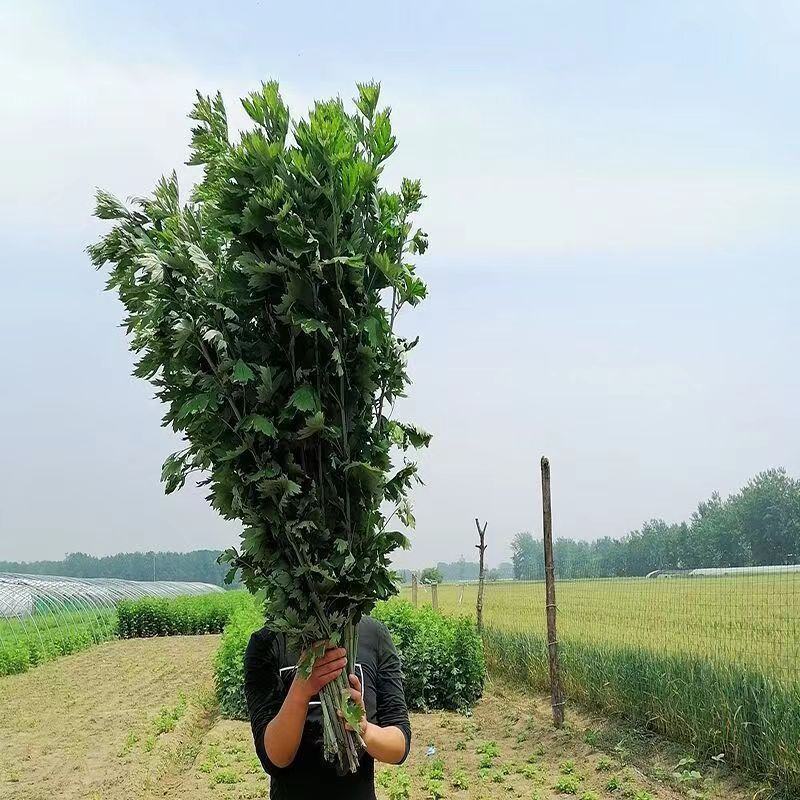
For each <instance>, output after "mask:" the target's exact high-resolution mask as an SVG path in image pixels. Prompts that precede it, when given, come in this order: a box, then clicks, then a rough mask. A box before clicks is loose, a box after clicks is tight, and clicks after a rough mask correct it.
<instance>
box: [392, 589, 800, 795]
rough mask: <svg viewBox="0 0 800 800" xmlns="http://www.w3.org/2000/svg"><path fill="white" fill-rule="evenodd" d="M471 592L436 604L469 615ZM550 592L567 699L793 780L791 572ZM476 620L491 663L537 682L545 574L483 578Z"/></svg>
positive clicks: (797, 679)
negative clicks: (535, 578) (536, 578)
mask: <svg viewBox="0 0 800 800" xmlns="http://www.w3.org/2000/svg"><path fill="white" fill-rule="evenodd" d="M403 594H404V596H406V597H409V596H410V589H408V588H405V589H404V590H403ZM476 597H477V586H476V585H474V584H467V585H442V586H439V587H438V600H439V607H440V609H441V610H442V611H445V612H456V613H464V614H470V615H474V613H475V601H476ZM556 600H557V605H558V641H559V645H560V652H561V658H562V666H563V677H564V685H565V690H566V694H567V697H568V700H569V701H576V700H577V701H580V702H582V703H584V704H587V705H590V706H595V707H599V708H603V709H605V710H610V711H612V712H619V713H622V714H625V715H627V716H628V717H630V718H633V719H635V720H637V721H639V722H641V723H644V724H647V725H649V726H650V727H652V728H654V729H656V730H658V731H661V732H663V733H666V734H668V735H670V736H672V737H674V738H678V739H682V740H685V741H688V742H691V743H692V744H694V745H696V746H697V747H698V748H699V749H700V750H701V751H705V752H706V754H708V755H720V754H724V758H725V759H726V760H727V761H728V762H729V763H737V764H740V765H742V766H744V767H746V768H748V769H750V770H752V771H753V772H755V773H758V774H761V775H767V776H769V777H770V778H772V779H774V780H776V781H777V782H778V783H780V784H781V785H783V786H787V787H790V788H791V789H792V790H795V791H798V790H800V752H798V744H797V743H798V741H800V666H798V664H799V663H800V662H798V655H800V637H798V633H799V632H800V631H799V630H798V629H799V628H800V625H799V624H798V623H799V621H800V576H799V575H796V574H781V575H753V576H742V577H733V578H727V577H725V578H722V577H720V578H685V577H681V578H668V579H651V580H648V579H643V578H639V579H604V580H572V581H560V582H558V584H557V589H556ZM419 601H420V602H430V589H429V588H428V587H423V586H420V588H419ZM484 622H485V627H486V630H485V637H484V638H485V644H486V648H487V658H488V662H489V664H490V667H491V668H492V669H493V670H494V671H496V672H499V673H503V674H505V675H507V676H508V677H510V678H512V679H514V680H516V681H523V682H526V683H528V684H529V685H532V686H535V687H537V688H545V687H547V686H548V677H547V676H548V673H547V659H546V649H545V648H546V636H545V607H544V584H543V583H542V582H497V583H487V584H486V592H485V597H484Z"/></svg>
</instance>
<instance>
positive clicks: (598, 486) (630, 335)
mask: <svg viewBox="0 0 800 800" xmlns="http://www.w3.org/2000/svg"><path fill="white" fill-rule="evenodd" d="M799 36H800V6H798V4H796V3H792V2H788V0H787V2H771V1H770V0H761V1H760V2H736V1H735V0H725V1H724V2H722V1H720V2H704V3H698V2H680V0H676V1H675V2H670V3H631V2H604V3H587V2H577V1H576V2H569V1H568V0H558V1H557V2H556V1H555V0H554V1H553V2H531V0H527V1H526V2H520V3H508V2H505V3H503V2H495V3H491V4H489V3H484V2H481V3H469V2H464V1H463V0H461V1H460V2H458V3H455V2H451V3H444V2H440V3H437V2H431V0H428V2H412V1H411V0H404V2H402V3H396V4H385V3H384V4H381V3H375V2H370V3H364V2H362V3H356V2H342V1H341V0H340V1H339V2H336V3H331V2H310V1H309V0H306V1H305V2H303V3H272V2H266V0H263V1H262V2H229V3H218V2H205V1H204V0H193V2H170V3H164V2H154V1H151V0H144V1H140V2H137V3H124V4H123V3H108V2H102V3H101V2H97V3H93V2H53V3H38V2H31V1H30V0H28V2H26V3H22V2H19V1H17V2H10V1H9V0H6V2H0V166H1V167H2V169H1V170H0V272H1V276H2V282H1V283H0V341H1V342H2V344H0V347H2V351H0V352H2V372H1V373H0V374H1V375H2V379H0V380H1V381H2V383H0V388H1V389H2V391H0V445H1V446H2V456H1V457H0V560H1V559H3V558H18V559H38V558H59V557H61V556H62V555H63V554H64V553H65V552H69V551H74V550H83V551H86V552H89V553H94V554H98V555H99V554H107V553H113V552H118V551H122V550H149V549H178V550H188V549H194V548H197V547H220V548H221V547H223V546H225V545H227V544H229V543H230V542H232V541H234V540H235V539H236V538H237V535H238V531H237V529H236V527H235V526H231V525H228V524H225V523H223V522H222V521H221V520H219V519H218V518H217V517H216V516H215V514H214V513H213V512H212V511H211V510H210V508H208V507H207V505H206V503H205V501H204V500H203V499H202V494H201V493H200V492H199V491H186V492H184V493H182V494H179V495H173V496H171V497H164V496H163V493H162V489H161V485H160V483H159V471H160V465H161V462H162V461H163V459H164V457H165V456H166V455H167V454H168V453H169V452H170V451H171V449H173V447H174V444H175V440H174V437H173V436H172V434H170V433H169V432H167V431H165V430H163V429H161V428H160V427H159V423H160V417H161V413H162V412H161V409H160V408H159V406H158V404H157V403H156V402H155V401H154V400H153V399H152V390H151V389H150V387H149V386H148V385H147V384H145V383H142V382H138V381H135V380H134V379H133V378H131V377H129V374H130V369H131V357H130V356H129V354H128V351H127V343H126V341H125V337H124V333H123V331H122V330H120V329H119V327H117V324H118V322H119V320H120V318H121V308H120V305H119V303H118V301H117V300H115V298H114V297H113V296H111V295H107V294H104V293H103V292H102V284H103V280H102V278H101V276H99V275H97V274H96V273H95V272H94V271H93V270H92V268H91V267H90V265H89V263H88V259H87V258H86V256H85V255H84V247H85V245H86V244H87V243H89V242H90V241H93V240H94V239H95V238H96V237H97V236H98V234H99V233H100V231H101V230H102V227H101V225H100V224H99V223H97V222H96V221H94V220H92V219H91V218H90V211H91V208H92V194H93V189H94V187H95V186H102V187H104V188H107V189H109V190H111V191H113V192H115V193H117V194H119V195H121V196H123V197H124V196H129V195H141V194H144V193H147V192H148V191H149V190H150V188H151V187H152V185H153V183H154V181H155V180H156V178H157V177H158V176H159V175H160V174H162V173H164V172H167V171H169V170H171V169H172V168H173V167H174V166H177V165H179V164H181V163H182V161H184V160H185V158H186V153H187V142H188V131H189V122H188V120H187V119H186V114H187V112H188V110H189V108H190V105H191V103H192V99H193V93H194V90H195V88H199V89H201V90H203V91H212V90H215V89H217V88H219V89H221V90H222V91H223V94H224V95H225V97H226V99H227V101H228V104H229V109H230V110H231V113H232V117H233V119H234V121H238V120H241V119H242V115H241V114H240V112H239V111H238V110H237V109H236V105H235V103H236V98H238V97H239V96H240V95H241V94H243V93H245V92H247V91H249V90H251V89H253V88H255V87H256V86H257V85H258V84H259V82H260V81H261V80H262V79H266V78H270V77H275V78H277V79H279V80H280V82H281V85H282V87H283V90H284V94H285V96H286V98H287V99H288V101H289V102H290V105H291V107H292V109H293V111H294V112H295V113H302V112H304V111H305V109H306V107H307V105H308V104H309V102H310V101H311V100H312V99H313V98H314V97H322V96H328V95H331V94H337V93H338V94H341V95H342V96H343V97H344V98H350V97H352V95H353V84H354V82H355V81H356V80H365V79H369V78H376V79H379V80H381V81H382V84H383V99H384V101H385V102H386V103H388V104H390V105H391V106H392V108H393V122H394V127H395V131H396V133H397V135H398V137H399V142H400V147H399V149H398V152H397V154H396V156H395V157H394V159H393V162H394V163H393V165H392V168H391V169H390V170H389V171H388V173H387V178H388V179H389V180H390V181H393V182H397V181H398V180H399V178H400V177H401V176H402V175H408V176H410V177H421V178H422V179H423V183H424V186H425V189H426V191H427V194H428V196H429V198H428V200H427V202H426V206H425V211H424V215H423V217H422V219H421V222H422V224H423V225H424V227H425V228H426V229H427V230H428V231H429V233H430V237H431V249H430V251H429V254H428V255H426V256H425V258H424V259H423V261H422V264H421V267H420V271H421V273H422V274H423V275H424V277H425V278H426V279H427V280H428V282H429V286H430V290H431V292H430V299H429V300H428V301H427V302H426V303H425V304H424V306H422V307H421V308H420V309H419V310H418V311H412V312H411V313H410V314H408V315H407V316H406V317H405V319H404V320H403V326H404V328H405V329H406V330H409V331H416V332H419V333H420V335H421V337H422V342H421V345H420V346H419V348H418V349H417V350H416V351H415V352H414V359H413V362H412V374H413V377H414V380H415V384H414V386H413V387H412V389H411V396H410V398H409V400H408V401H407V402H406V403H405V404H404V407H403V409H402V414H403V416H405V417H408V418H410V419H413V420H415V421H417V422H418V423H419V424H421V425H422V426H423V427H425V428H427V429H429V430H431V431H432V432H433V433H434V434H435V439H434V442H433V444H432V446H431V449H430V451H429V452H428V453H426V454H425V455H424V457H423V458H422V459H421V461H422V466H423V476H424V478H425V480H426V486H425V487H422V488H420V489H419V490H418V491H417V493H416V510H417V520H418V530H417V532H416V534H415V536H414V549H413V551H412V552H411V553H404V554H402V555H401V556H400V558H399V559H398V563H399V564H400V565H401V566H409V565H424V564H426V563H430V562H434V561H436V560H451V559H455V558H458V556H459V555H460V554H464V555H465V556H466V557H467V558H471V557H472V554H473V553H474V552H475V551H474V549H473V547H472V544H473V541H474V523H473V518H474V517H475V516H480V517H481V518H482V519H488V522H489V527H488V537H489V547H490V550H489V554H490V562H491V563H496V562H497V561H499V560H501V559H503V558H506V557H507V555H508V542H509V541H510V539H511V537H512V536H513V534H514V533H515V532H516V531H518V530H523V529H531V530H538V529H539V527H540V519H541V516H540V498H539V491H538V480H539V476H538V461H539V457H540V455H541V454H543V453H545V454H547V455H549V457H550V459H551V462H552V469H553V480H554V512H555V526H556V533H557V534H560V535H564V536H574V537H578V538H587V539H588V538H594V537H596V536H600V535H607V534H608V535H622V534H624V533H625V532H626V531H628V530H630V529H631V528H634V527H637V526H638V525H639V524H640V523H641V522H642V521H643V520H645V519H648V518H651V517H655V516H659V517H664V518H667V519H670V520H672V519H682V518H686V517H687V516H688V515H689V513H690V512H691V511H692V509H693V508H694V506H695V504H696V502H697V500H698V499H700V498H703V497H706V496H707V495H708V494H709V493H710V492H711V491H713V490H715V489H717V490H720V491H722V492H723V493H726V492H729V491H732V490H734V489H736V488H737V487H738V486H740V485H741V484H742V483H743V482H744V481H746V480H747V479H748V478H749V477H750V476H751V475H753V474H754V473H755V472H757V471H759V470H761V469H765V468H767V467H770V466H779V465H783V466H786V467H787V468H788V469H789V470H790V471H792V472H793V473H794V474H798V473H800V378H799V377H798V376H799V375H800V372H799V371H798V349H799V348H800V333H799V331H800V326H798V321H797V314H798V297H799V296H800V277H798V276H800V270H798V259H799V258H800V229H798V219H800V150H799V149H798V142H800V110H798V104H797V90H798V85H800V49H798V47H797V41H798V37H799ZM179 174H180V176H181V178H182V180H183V182H184V185H185V186H187V187H188V185H189V183H190V182H191V180H192V179H193V178H192V175H193V173H192V172H191V171H189V170H188V169H186V168H183V169H182V170H180V172H179Z"/></svg>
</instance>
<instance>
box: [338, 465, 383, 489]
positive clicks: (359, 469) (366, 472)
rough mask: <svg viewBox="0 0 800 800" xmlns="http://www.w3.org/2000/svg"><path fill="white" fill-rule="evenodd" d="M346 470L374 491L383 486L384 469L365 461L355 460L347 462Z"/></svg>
mask: <svg viewBox="0 0 800 800" xmlns="http://www.w3.org/2000/svg"><path fill="white" fill-rule="evenodd" d="M345 472H346V473H347V474H348V475H350V476H352V477H353V478H354V479H355V480H356V481H357V482H358V483H360V484H361V485H363V486H365V487H366V488H367V489H369V490H370V491H372V492H375V491H377V490H378V489H379V488H380V487H381V486H383V470H380V469H378V468H377V467H373V466H372V464H367V463H366V462H364V461H353V462H351V463H350V464H347V465H346V466H345Z"/></svg>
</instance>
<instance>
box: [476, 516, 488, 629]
mask: <svg viewBox="0 0 800 800" xmlns="http://www.w3.org/2000/svg"><path fill="white" fill-rule="evenodd" d="M488 524H489V523H488V522H484V523H483V528H481V524H480V522H478V518H477V517H475V527H476V528H477V529H478V544H476V545H475V547H477V548H478V552H479V553H480V554H481V555H480V564H479V566H478V602H477V605H476V607H475V622H476V624H477V626H478V630H479V631H482V630H483V578H484V573H485V571H486V570H485V568H484V557H483V554H484V553H485V552H486V538H485V537H486V526H487V525H488Z"/></svg>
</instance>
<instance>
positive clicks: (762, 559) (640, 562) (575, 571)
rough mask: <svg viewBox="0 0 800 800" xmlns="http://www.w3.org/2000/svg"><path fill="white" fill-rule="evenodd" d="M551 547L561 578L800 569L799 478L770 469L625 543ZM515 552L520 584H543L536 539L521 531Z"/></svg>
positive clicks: (606, 540)
mask: <svg viewBox="0 0 800 800" xmlns="http://www.w3.org/2000/svg"><path fill="white" fill-rule="evenodd" d="M553 549H554V560H555V566H556V573H557V574H558V575H559V577H562V578H582V577H624V576H629V577H634V576H642V575H647V574H648V573H649V572H652V571H654V570H673V569H674V570H680V569H697V568H701V567H750V566H768V565H775V564H790V563H800V480H797V479H795V478H792V477H791V476H790V475H788V474H787V472H786V470H784V469H771V470H767V471H765V472H761V473H759V474H758V475H756V476H755V477H754V478H752V479H751V480H750V481H749V482H748V483H747V485H746V486H744V487H743V488H742V489H740V490H739V491H738V492H736V493H734V494H732V495H730V496H729V497H727V498H725V499H723V498H722V497H721V496H720V495H719V494H718V493H716V492H715V493H714V494H712V495H711V497H710V498H709V499H708V500H704V501H702V502H701V503H700V504H699V505H698V507H697V510H696V511H695V512H694V513H693V514H692V516H691V519H689V520H688V521H686V522H678V523H668V522H665V521H664V520H662V519H653V520H650V521H649V522H645V523H644V524H643V525H642V526H641V527H640V528H638V529H637V530H634V531H631V532H630V533H628V534H627V535H626V536H623V537H622V538H621V539H614V538H611V537H608V536H606V537H603V538H601V539H596V540H595V541H591V542H586V541H577V540H575V539H556V541H555V542H554V545H553ZM511 550H512V563H513V573H514V578H515V579H517V580H541V579H543V578H544V557H543V553H542V542H541V539H540V538H539V537H534V536H532V535H531V534H530V533H528V532H522V533H518V534H517V535H516V536H515V537H514V539H513V540H512V544H511Z"/></svg>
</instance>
